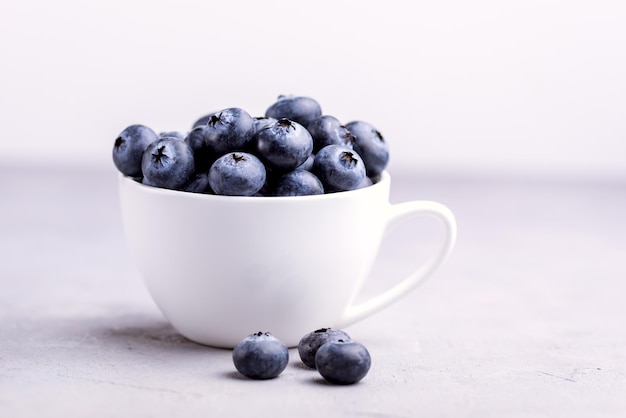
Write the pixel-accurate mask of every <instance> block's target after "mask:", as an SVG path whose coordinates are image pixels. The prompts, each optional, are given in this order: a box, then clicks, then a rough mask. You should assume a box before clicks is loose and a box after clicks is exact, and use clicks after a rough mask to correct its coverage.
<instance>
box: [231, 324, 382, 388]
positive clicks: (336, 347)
mask: <svg viewBox="0 0 626 418" xmlns="http://www.w3.org/2000/svg"><path fill="white" fill-rule="evenodd" d="M298 354H299V355H300V359H301V360H302V362H303V363H304V364H305V365H306V366H308V367H310V368H312V369H317V371H318V372H319V373H320V375H322V377H323V378H324V379H326V380H327V381H329V382H331V383H335V384H338V385H351V384H354V383H357V382H358V381H360V380H361V379H363V378H364V377H365V375H367V372H368V371H369V369H370V366H371V364H372V360H371V357H370V354H369V352H368V351H367V348H365V346H364V345H363V344H361V343H359V342H356V341H353V340H352V339H351V338H350V336H349V335H348V334H347V333H346V332H345V331H342V330H339V329H332V328H320V329H318V330H315V331H313V332H310V333H308V334H306V335H305V336H304V337H302V339H301V340H300V342H299V343H298ZM288 362H289V350H288V349H287V346H286V345H285V344H284V343H283V342H282V341H280V340H279V339H277V338H276V337H274V336H273V335H272V334H270V333H269V332H256V333H254V334H251V335H249V336H247V337H245V338H244V339H243V340H241V341H240V342H239V343H238V344H237V345H236V346H235V348H234V349H233V363H234V364H235V368H236V369H237V370H238V371H239V373H241V374H242V375H244V376H246V377H249V378H251V379H272V378H274V377H277V376H278V375H279V374H281V373H282V372H283V370H285V368H286V367H287V363H288Z"/></svg>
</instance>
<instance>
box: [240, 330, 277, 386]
mask: <svg viewBox="0 0 626 418" xmlns="http://www.w3.org/2000/svg"><path fill="white" fill-rule="evenodd" d="M233 363H234V365H235V368H236V369H237V371H239V373H241V374H242V375H244V376H246V377H248V378H250V379H273V378H275V377H277V376H278V375H280V374H281V373H282V372H283V370H285V368H286V367H287V364H288V363H289V350H288V348H287V346H286V345H285V344H284V343H283V342H282V341H280V340H279V339H277V338H276V337H274V336H273V335H272V334H270V333H269V332H257V333H254V334H251V335H249V336H247V337H245V338H244V339H243V340H241V341H240V342H239V343H238V344H237V345H236V346H235V347H234V348H233Z"/></svg>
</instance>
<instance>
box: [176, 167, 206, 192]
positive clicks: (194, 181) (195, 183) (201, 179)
mask: <svg viewBox="0 0 626 418" xmlns="http://www.w3.org/2000/svg"><path fill="white" fill-rule="evenodd" d="M183 190H184V191H186V192H191V193H204V194H213V190H212V189H211V186H210V185H209V172H208V171H202V172H199V173H198V172H196V173H194V174H193V175H192V176H191V179H190V180H189V182H188V183H187V184H186V185H185V187H184V189H183Z"/></svg>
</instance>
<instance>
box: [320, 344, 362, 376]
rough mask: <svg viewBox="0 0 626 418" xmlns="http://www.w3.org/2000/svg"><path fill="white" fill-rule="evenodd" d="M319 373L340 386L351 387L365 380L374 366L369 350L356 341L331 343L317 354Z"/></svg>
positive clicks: (325, 345) (322, 347)
mask: <svg viewBox="0 0 626 418" xmlns="http://www.w3.org/2000/svg"><path fill="white" fill-rule="evenodd" d="M315 365H316V367H317V371H318V372H319V373H320V374H321V375H322V377H323V378H324V379H326V380H327V381H329V382H331V383H335V384H338V385H351V384H353V383H356V382H358V381H359V380H361V379H363V378H364V377H365V375H367V372H369V369H370V366H371V365H372V358H371V356H370V353H369V352H368V351H367V348H365V346H364V345H363V344H361V343H359V342H356V341H344V340H339V341H331V342H327V343H326V344H324V345H322V346H321V347H320V348H319V349H318V350H317V353H316V354H315Z"/></svg>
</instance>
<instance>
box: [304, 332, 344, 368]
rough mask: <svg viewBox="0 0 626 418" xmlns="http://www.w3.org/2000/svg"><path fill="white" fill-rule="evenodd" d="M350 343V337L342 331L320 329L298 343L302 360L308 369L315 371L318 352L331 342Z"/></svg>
mask: <svg viewBox="0 0 626 418" xmlns="http://www.w3.org/2000/svg"><path fill="white" fill-rule="evenodd" d="M339 340H343V341H350V336H349V335H348V334H347V333H346V332H345V331H342V330H340V329H333V328H320V329H317V330H315V331H313V332H309V333H308V334H306V335H305V336H304V337H302V338H301V339H300V342H299V343H298V354H299V355H300V360H302V362H303V363H304V364H306V365H307V366H308V367H310V368H312V369H315V354H316V353H317V350H318V349H319V348H320V347H321V346H322V345H324V344H326V343H327V342H330V341H339Z"/></svg>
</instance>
